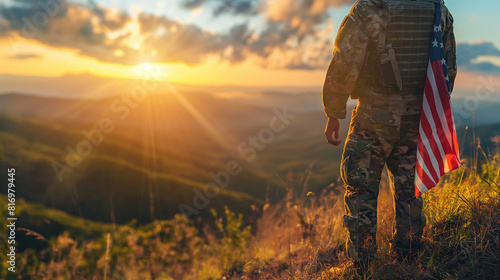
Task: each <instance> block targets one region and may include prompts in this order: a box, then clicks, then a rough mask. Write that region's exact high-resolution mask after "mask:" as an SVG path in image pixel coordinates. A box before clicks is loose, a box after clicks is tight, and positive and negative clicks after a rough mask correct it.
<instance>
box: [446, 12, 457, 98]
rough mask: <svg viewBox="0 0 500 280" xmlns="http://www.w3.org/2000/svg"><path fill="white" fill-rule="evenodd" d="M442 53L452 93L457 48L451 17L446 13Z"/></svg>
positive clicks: (455, 72)
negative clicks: (444, 57) (443, 53)
mask: <svg viewBox="0 0 500 280" xmlns="http://www.w3.org/2000/svg"><path fill="white" fill-rule="evenodd" d="M443 42H444V52H445V56H446V63H447V68H448V76H449V77H450V92H451V91H453V85H454V82H455V77H456V76H457V50H456V49H457V46H456V41H455V34H454V33H453V16H452V15H451V13H450V12H449V11H448V17H447V18H446V25H445V27H444V32H443Z"/></svg>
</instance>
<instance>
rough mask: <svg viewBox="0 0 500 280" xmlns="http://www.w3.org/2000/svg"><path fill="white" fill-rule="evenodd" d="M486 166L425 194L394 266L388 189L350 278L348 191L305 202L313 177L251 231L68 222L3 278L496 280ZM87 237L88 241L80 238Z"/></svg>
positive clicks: (492, 181) (236, 224) (496, 245)
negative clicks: (415, 248)
mask: <svg viewBox="0 0 500 280" xmlns="http://www.w3.org/2000/svg"><path fill="white" fill-rule="evenodd" d="M484 158H485V159H484V161H483V164H479V165H478V167H477V168H475V167H462V168H461V169H459V170H456V171H454V172H451V173H450V174H448V175H446V176H445V177H444V178H443V179H442V180H441V182H440V184H439V185H438V186H437V187H436V188H434V189H433V190H431V191H429V192H428V193H426V194H424V201H425V204H424V207H425V208H424V211H425V213H426V216H427V219H428V222H427V227H426V228H425V230H424V236H423V242H424V247H423V249H422V250H421V251H419V252H414V254H413V257H412V258H411V259H403V260H401V259H398V258H397V257H396V255H394V254H393V253H391V252H390V250H389V246H388V240H389V239H390V238H391V236H392V220H393V215H394V214H393V211H392V205H391V203H390V200H389V198H390V197H391V195H390V190H389V188H388V185H387V183H384V184H382V191H381V197H380V198H379V206H380V207H379V231H378V233H377V238H378V240H377V243H378V245H379V251H378V253H377V257H376V258H375V259H374V260H373V261H372V262H370V263H368V264H367V265H366V266H364V267H363V268H362V269H355V267H354V266H353V265H352V262H351V261H350V260H349V258H348V257H347V256H346V253H345V248H344V240H345V235H346V232H345V231H344V229H343V228H342V222H341V218H342V216H343V214H344V210H343V199H342V195H343V192H344V187H343V185H342V184H340V183H337V184H331V185H330V186H329V187H328V188H326V189H324V190H323V191H322V192H321V193H317V194H315V193H311V192H307V184H308V183H307V182H308V178H309V176H310V173H311V169H310V168H309V169H307V170H306V171H305V172H304V173H302V174H293V173H292V172H290V173H289V174H288V175H287V176H286V177H285V178H281V180H282V181H283V184H284V185H286V187H287V189H288V193H287V195H286V196H285V197H284V199H283V200H282V201H281V202H280V203H276V204H273V205H271V204H265V205H264V206H263V207H260V206H253V208H252V209H253V213H252V214H251V215H249V216H248V220H249V221H246V219H244V217H243V216H242V215H241V214H235V213H233V212H232V211H230V210H229V209H228V208H225V209H224V211H223V212H220V213H217V212H216V211H215V210H212V215H213V217H214V219H213V220H214V221H215V222H214V223H213V224H204V225H203V224H202V226H199V225H198V226H195V221H192V220H188V219H187V218H185V217H184V216H181V215H176V216H175V217H174V218H173V219H171V220H157V221H154V222H152V223H150V224H147V225H138V224H136V223H130V224H128V225H121V226H115V227H112V226H109V225H106V224H92V223H91V224H88V225H84V224H81V223H78V222H77V221H71V218H70V217H69V216H65V217H64V219H62V220H61V221H60V223H61V224H63V225H64V226H65V227H66V229H65V230H64V231H62V232H60V233H58V234H56V235H53V236H45V237H44V238H43V239H42V240H39V242H41V243H44V244H45V246H43V247H41V248H40V249H38V250H35V249H33V248H30V249H26V250H24V251H23V252H19V253H18V260H17V264H16V265H17V267H18V269H19V272H18V274H9V273H7V270H6V269H2V271H1V272H0V278H3V279H103V278H104V279H499V278H500V154H496V155H493V156H491V155H490V156H488V155H486V153H484ZM468 166H471V165H468ZM2 201H5V199H2ZM4 208H5V207H3V206H1V209H2V211H5V210H3V209H4ZM23 209H25V210H23ZM20 211H21V212H22V211H26V213H30V212H31V213H39V214H38V215H39V216H36V217H32V218H33V219H34V220H41V219H42V218H43V217H45V218H46V219H50V220H51V221H57V220H58V219H61V218H57V217H58V215H57V213H56V212H51V211H53V210H47V209H43V207H41V206H32V205H29V204H24V203H21V204H20ZM2 214H4V213H2ZM23 219H24V218H23ZM26 219H27V217H26ZM89 223H90V222H89ZM37 230H38V229H37ZM85 231H88V232H89V234H79V233H81V232H85ZM1 234H6V232H5V229H3V228H2V229H1ZM19 234H20V233H19ZM31 234H34V236H35V237H36V234H37V232H36V231H35V230H33V232H32V233H31ZM5 248H6V246H2V247H1V250H0V261H1V262H2V263H5V261H6V260H5V258H6V257H5V256H6V253H7V252H6V251H5V250H6V249H5Z"/></svg>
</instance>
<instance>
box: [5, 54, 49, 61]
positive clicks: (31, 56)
mask: <svg viewBox="0 0 500 280" xmlns="http://www.w3.org/2000/svg"><path fill="white" fill-rule="evenodd" d="M6 58H7V59H13V60H27V59H40V58H42V56H41V55H39V54H36V53H18V54H16V55H11V56H6Z"/></svg>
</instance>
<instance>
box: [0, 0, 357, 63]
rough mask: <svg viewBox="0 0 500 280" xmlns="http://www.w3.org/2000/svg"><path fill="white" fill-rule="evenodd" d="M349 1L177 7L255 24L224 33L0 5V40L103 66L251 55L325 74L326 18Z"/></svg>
mask: <svg viewBox="0 0 500 280" xmlns="http://www.w3.org/2000/svg"><path fill="white" fill-rule="evenodd" d="M353 2H354V1H353V0H316V1H314V0H300V1H299V0H180V2H179V3H180V5H181V6H182V7H185V8H186V9H191V10H200V9H208V10H210V11H212V13H213V15H214V16H217V15H223V14H224V15H230V16H235V15H238V16H246V17H248V18H253V17H259V18H260V19H262V20H263V22H264V23H265V24H264V27H263V28H262V29H261V30H260V31H259V32H257V31H255V30H252V29H251V28H250V27H249V25H248V24H247V23H238V24H236V25H234V26H228V29H227V31H225V32H224V33H214V32H210V31H207V30H203V29H202V28H200V27H199V26H197V25H194V24H184V23H181V22H178V21H175V20H172V19H169V18H167V17H164V16H158V15H153V14H148V13H143V12H141V11H135V12H133V14H127V13H125V12H122V11H119V10H117V9H114V8H109V7H105V6H103V5H101V4H99V5H97V4H94V2H93V1H90V2H89V3H88V4H80V3H74V2H69V1H67V0H47V1H43V2H42V1H30V0H17V1H16V2H15V5H9V6H6V5H5V4H0V37H2V36H3V37H6V36H9V35H10V34H11V33H18V34H20V35H21V36H23V37H27V38H32V39H35V40H37V41H39V42H41V43H43V44H46V45H50V46H54V47H60V48H72V49H76V50H78V52H79V53H80V54H81V55H83V56H88V57H92V58H95V59H98V60H100V61H104V62H113V63H120V64H125V65H138V64H140V63H143V62H183V63H186V64H189V65H196V64H198V63H202V62H203V61H204V60H205V59H206V57H208V56H213V55H215V56H218V57H219V58H220V60H221V61H229V62H231V63H236V62H240V61H243V60H245V59H247V58H248V57H250V56H252V57H253V58H255V57H256V58H257V60H256V61H258V62H260V64H261V65H262V66H265V67H273V68H288V69H325V68H326V67H327V65H328V61H329V59H330V57H331V53H332V51H333V39H334V38H332V36H333V33H334V30H333V26H332V24H331V20H330V19H329V18H328V15H327V12H328V9H329V8H331V7H336V6H341V5H345V4H350V3H353Z"/></svg>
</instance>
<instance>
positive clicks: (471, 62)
mask: <svg viewBox="0 0 500 280" xmlns="http://www.w3.org/2000/svg"><path fill="white" fill-rule="evenodd" d="M481 56H491V57H499V58H500V49H498V48H497V47H496V46H495V45H494V44H493V43H491V42H481V43H472V44H471V43H460V44H457V64H458V66H459V67H461V68H463V69H464V70H466V71H474V72H485V73H494V74H498V75H500V66H498V65H495V64H493V63H491V62H487V61H483V62H476V61H475V60H476V59H477V58H479V57H481Z"/></svg>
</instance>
